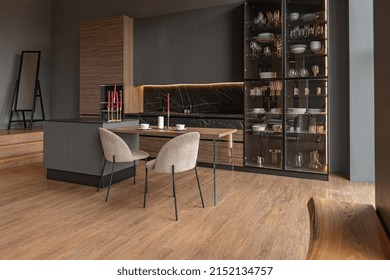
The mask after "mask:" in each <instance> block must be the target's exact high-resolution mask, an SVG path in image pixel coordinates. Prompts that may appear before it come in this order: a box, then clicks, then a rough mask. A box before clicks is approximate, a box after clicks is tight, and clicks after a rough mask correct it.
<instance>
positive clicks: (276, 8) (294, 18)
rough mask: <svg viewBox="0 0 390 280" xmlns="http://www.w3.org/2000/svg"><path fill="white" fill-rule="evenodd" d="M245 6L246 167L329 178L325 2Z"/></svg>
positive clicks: (250, 0)
mask: <svg viewBox="0 0 390 280" xmlns="http://www.w3.org/2000/svg"><path fill="white" fill-rule="evenodd" d="M244 6H245V13H244V15H245V17H244V19H245V30H244V44H245V48H244V50H245V58H244V59H245V61H244V66H245V67H244V69H245V70H244V71H245V72H244V79H245V134H244V135H245V166H247V167H254V168H258V169H259V170H264V171H270V170H272V171H274V173H275V172H276V173H277V172H279V173H285V174H287V175H291V176H300V177H312V178H318V179H327V178H328V173H329V172H328V170H329V168H328V158H329V156H328V146H329V143H328V131H329V123H328V47H327V46H328V39H327V38H328V15H327V11H328V7H327V0H312V1H303V0H288V1H287V0H265V1H255V0H247V1H245V5H244ZM271 173H272V172H271Z"/></svg>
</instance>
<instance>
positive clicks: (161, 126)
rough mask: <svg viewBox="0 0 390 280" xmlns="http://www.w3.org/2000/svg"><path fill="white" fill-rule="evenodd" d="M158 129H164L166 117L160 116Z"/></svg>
mask: <svg viewBox="0 0 390 280" xmlns="http://www.w3.org/2000/svg"><path fill="white" fill-rule="evenodd" d="M157 127H158V129H164V117H163V116H158V119H157Z"/></svg>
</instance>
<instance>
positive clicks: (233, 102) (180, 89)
mask: <svg viewBox="0 0 390 280" xmlns="http://www.w3.org/2000/svg"><path fill="white" fill-rule="evenodd" d="M168 93H169V95H170V100H171V102H170V104H171V112H178V113H183V112H184V110H185V109H188V110H190V112H191V113H210V114H243V113H244V84H243V83H231V84H207V85H167V86H145V87H144V112H166V110H167V95H168Z"/></svg>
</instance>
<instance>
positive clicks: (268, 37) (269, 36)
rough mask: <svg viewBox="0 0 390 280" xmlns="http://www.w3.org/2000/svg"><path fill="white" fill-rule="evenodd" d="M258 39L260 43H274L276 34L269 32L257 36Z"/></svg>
mask: <svg viewBox="0 0 390 280" xmlns="http://www.w3.org/2000/svg"><path fill="white" fill-rule="evenodd" d="M256 39H257V41H258V42H260V43H270V42H273V40H274V33H268V32H264V33H260V34H258V35H257V38H256Z"/></svg>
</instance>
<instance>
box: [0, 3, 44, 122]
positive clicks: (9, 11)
mask: <svg viewBox="0 0 390 280" xmlns="http://www.w3.org/2000/svg"><path fill="white" fill-rule="evenodd" d="M0 42H1V43H0V61H1V63H0V129H5V128H6V127H7V125H8V120H9V113H10V108H11V102H12V97H13V94H14V90H15V82H16V79H17V77H18V73H19V64H20V56H21V52H22V51H23V50H40V51H41V52H42V54H41V65H40V75H39V79H40V81H41V88H42V95H43V99H44V105H45V113H47V115H49V114H50V106H49V105H50V76H51V75H50V56H51V55H50V47H51V0H36V1H31V0H18V1H13V0H2V1H1V8H0ZM36 116H37V117H39V116H40V114H37V115H36ZM37 124H38V123H37ZM38 125H40V124H38ZM12 127H18V124H13V125H12Z"/></svg>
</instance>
